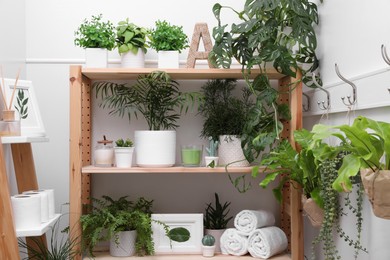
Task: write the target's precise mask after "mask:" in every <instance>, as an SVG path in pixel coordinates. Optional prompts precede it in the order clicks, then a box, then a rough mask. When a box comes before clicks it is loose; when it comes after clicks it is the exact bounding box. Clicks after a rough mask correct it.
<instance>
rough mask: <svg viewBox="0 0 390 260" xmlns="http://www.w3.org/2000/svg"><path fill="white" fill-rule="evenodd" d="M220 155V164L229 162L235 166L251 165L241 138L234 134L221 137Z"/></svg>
mask: <svg viewBox="0 0 390 260" xmlns="http://www.w3.org/2000/svg"><path fill="white" fill-rule="evenodd" d="M218 156H219V164H220V165H223V166H224V165H227V164H229V166H235V167H246V166H249V162H248V161H247V160H246V159H245V156H244V152H243V151H242V148H241V140H240V139H239V138H237V137H236V136H234V135H221V136H220V137H219V146H218ZM232 162H234V163H232ZM230 163H232V164H230Z"/></svg>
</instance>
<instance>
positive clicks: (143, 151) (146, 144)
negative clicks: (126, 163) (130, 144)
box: [134, 130, 176, 168]
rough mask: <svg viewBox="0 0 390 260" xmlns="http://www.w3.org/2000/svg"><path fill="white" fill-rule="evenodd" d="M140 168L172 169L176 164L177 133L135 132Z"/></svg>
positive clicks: (137, 160)
mask: <svg viewBox="0 0 390 260" xmlns="http://www.w3.org/2000/svg"><path fill="white" fill-rule="evenodd" d="M134 142H135V146H136V147H137V150H136V158H137V159H136V162H137V165H138V166H139V167H156V168H157V167H172V166H174V165H175V162H176V131H172V130H171V131H170V130H167V131H135V133H134Z"/></svg>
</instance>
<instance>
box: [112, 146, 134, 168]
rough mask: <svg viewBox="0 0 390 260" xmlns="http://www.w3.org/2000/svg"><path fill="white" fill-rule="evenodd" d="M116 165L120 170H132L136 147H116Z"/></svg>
mask: <svg viewBox="0 0 390 260" xmlns="http://www.w3.org/2000/svg"><path fill="white" fill-rule="evenodd" d="M114 151H115V164H116V167H118V168H130V167H131V166H132V161H133V152H134V147H115V148H114Z"/></svg>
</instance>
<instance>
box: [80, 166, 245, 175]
mask: <svg viewBox="0 0 390 260" xmlns="http://www.w3.org/2000/svg"><path fill="white" fill-rule="evenodd" d="M227 172H228V173H248V174H250V173H252V167H228V168H227V171H226V169H225V167H216V168H206V167H182V166H176V167H166V168H143V167H131V168H117V167H95V166H85V167H83V168H82V173H227Z"/></svg>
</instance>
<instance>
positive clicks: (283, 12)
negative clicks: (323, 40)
mask: <svg viewBox="0 0 390 260" xmlns="http://www.w3.org/2000/svg"><path fill="white" fill-rule="evenodd" d="M223 9H230V10H232V11H233V12H234V13H236V14H237V16H238V18H239V19H240V21H241V22H240V23H238V24H235V23H233V24H232V25H231V26H230V27H228V24H223V23H222V20H221V11H222V10H223ZM213 13H214V16H215V18H216V19H217V21H218V25H217V26H216V27H215V28H214V29H213V37H214V39H215V45H214V47H213V50H212V51H211V52H210V56H209V59H210V60H211V62H213V63H214V64H215V65H216V66H218V67H223V68H229V67H230V65H231V63H232V60H233V58H234V59H236V60H237V61H238V62H239V63H240V64H241V65H242V69H243V70H244V71H245V74H246V75H248V74H249V73H250V70H251V69H258V70H259V72H260V74H259V75H258V76H257V77H256V78H255V79H254V80H253V81H252V80H249V77H246V80H247V83H248V86H249V88H250V90H251V91H252V92H253V94H255V96H256V97H257V98H256V106H255V108H253V109H252V113H251V114H250V120H249V121H248V123H247V124H246V126H245V134H244V135H243V136H242V138H241V140H242V147H243V148H244V154H245V156H246V157H247V159H248V160H249V161H253V160H254V159H255V158H256V157H257V156H258V155H259V153H260V152H262V151H263V150H264V149H265V148H266V147H268V146H270V145H272V144H273V143H274V141H275V139H277V138H278V135H279V133H280V132H281V130H282V128H283V126H282V123H281V120H283V119H289V117H290V116H289V110H288V107H286V106H283V105H279V104H278V102H277V99H278V95H279V92H278V91H277V90H275V89H274V88H272V86H271V83H270V80H269V78H268V76H267V68H268V65H269V66H272V67H274V68H275V69H276V70H277V71H279V72H280V73H282V74H285V75H288V76H291V77H295V76H296V73H297V71H298V70H301V71H302V72H303V81H304V82H305V83H308V82H309V79H308V77H306V74H307V73H309V72H312V71H314V70H315V69H316V68H317V67H318V59H317V57H316V54H315V49H316V47H317V40H316V33H315V30H314V25H315V24H317V23H318V13H317V6H316V5H315V4H314V3H312V2H310V1H308V0H269V1H262V0H246V1H245V5H244V8H243V10H242V11H236V10H235V9H233V8H231V7H229V6H222V5H221V4H219V3H217V4H215V5H214V7H213Z"/></svg>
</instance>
